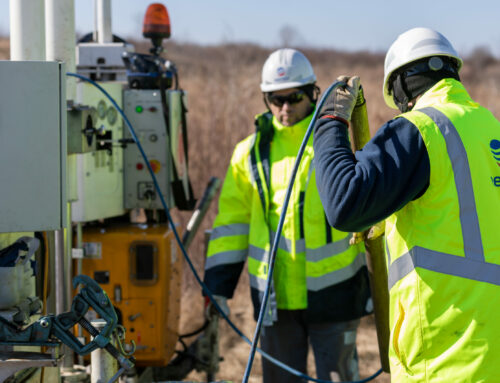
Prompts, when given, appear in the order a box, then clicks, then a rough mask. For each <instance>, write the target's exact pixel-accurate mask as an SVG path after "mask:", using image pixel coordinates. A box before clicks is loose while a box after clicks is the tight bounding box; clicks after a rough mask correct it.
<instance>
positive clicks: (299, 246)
mask: <svg viewBox="0 0 500 383" xmlns="http://www.w3.org/2000/svg"><path fill="white" fill-rule="evenodd" d="M275 237H276V233H275V232H274V231H272V230H271V239H272V240H273V241H274V238H275ZM278 248H279V249H281V250H285V251H286V252H288V253H291V252H292V240H291V239H288V238H285V237H283V235H281V236H280V243H279V246H278ZM305 250H306V243H305V240H304V238H301V239H298V240H296V241H295V252H296V253H303V252H304V251H305Z"/></svg>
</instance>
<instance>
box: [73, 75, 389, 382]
mask: <svg viewBox="0 0 500 383" xmlns="http://www.w3.org/2000/svg"><path fill="white" fill-rule="evenodd" d="M67 75H68V76H71V77H76V78H78V79H80V80H82V81H85V82H88V83H90V84H92V85H93V86H95V87H96V88H98V89H99V90H100V91H101V92H102V93H103V94H104V95H105V96H106V98H108V99H109V101H110V102H111V103H112V104H113V106H114V107H115V108H116V110H117V111H118V113H120V115H121V116H122V118H123V121H124V122H125V124H126V125H127V128H128V129H129V131H130V134H131V135H132V137H133V139H134V141H135V143H136V144H137V148H138V149H139V152H140V153H141V156H142V158H143V159H144V163H145V164H146V166H147V169H148V171H149V173H150V175H151V178H152V180H153V184H154V187H155V189H156V191H157V194H158V196H159V198H160V201H161V204H162V206H163V208H164V209H165V214H166V216H167V219H168V222H169V223H170V226H171V227H172V230H173V233H174V236H175V239H176V241H177V243H178V245H179V247H180V249H181V252H182V255H183V257H184V258H185V260H186V262H187V264H188V266H189V268H190V269H191V271H192V273H193V275H194V277H195V279H196V281H197V282H198V284H199V285H200V286H201V288H202V290H203V292H204V293H205V294H206V295H207V296H208V297H209V299H210V301H211V302H212V304H213V305H214V307H215V308H216V309H217V311H218V312H219V314H220V315H221V316H222V318H224V320H225V321H226V322H227V323H228V324H229V326H230V327H231V328H232V329H233V331H235V332H236V333H237V334H238V335H239V336H240V337H241V338H242V339H243V340H244V341H245V342H246V343H248V344H249V345H251V346H252V354H251V356H252V358H251V359H252V362H253V358H254V355H255V351H259V353H260V354H261V355H262V357H264V358H266V359H267V360H269V361H270V362H271V363H274V364H275V365H277V366H279V367H281V368H282V369H284V370H286V371H288V372H289V373H291V374H292V375H295V376H298V377H300V378H302V379H305V380H308V381H313V382H317V383H331V381H329V380H322V379H316V378H313V377H310V376H308V375H306V374H304V373H302V372H300V371H298V370H296V369H294V368H292V367H290V366H288V365H286V364H285V363H283V362H281V361H279V360H277V359H275V358H274V357H272V356H271V355H269V354H267V353H266V352H264V351H262V350H261V349H259V348H258V347H256V345H257V341H258V338H254V342H252V341H251V340H250V339H249V338H248V337H247V336H246V335H245V334H243V333H242V332H241V330H240V329H239V328H238V327H236V325H235V324H234V323H233V322H232V321H231V320H230V319H229V317H228V316H227V315H225V314H224V312H223V310H222V309H221V307H220V306H219V305H218V304H217V302H216V301H215V299H214V298H213V295H212V293H211V292H210V290H209V289H208V287H207V286H206V285H205V283H204V282H203V281H202V280H201V278H200V276H199V275H198V272H197V271H196V269H195V267H194V265H193V262H192V261H191V259H190V258H189V256H188V254H187V252H186V249H185V247H184V246H183V244H182V240H181V238H180V236H179V233H178V232H177V230H176V229H175V224H174V222H173V219H172V216H171V214H170V210H169V208H168V206H167V203H166V201H165V198H164V196H163V194H162V193H161V189H160V185H159V184H158V180H157V178H156V176H155V173H154V171H153V169H152V168H151V165H150V163H149V161H148V157H147V155H146V153H145V152H144V149H143V147H142V145H141V143H140V141H139V139H138V137H137V135H136V133H135V130H134V128H133V127H132V124H131V123H130V121H129V120H128V118H127V116H126V115H125V113H124V112H123V110H122V109H121V108H120V106H119V105H118V104H117V102H116V101H115V100H114V99H113V98H112V97H111V96H110V95H109V93H108V92H107V91H106V90H105V89H104V88H103V87H101V86H100V85H99V84H98V83H96V82H95V81H93V80H91V79H90V78H88V77H85V76H82V75H80V74H77V73H69V72H68V73H67ZM340 85H342V83H334V84H333V85H331V86H330V88H328V90H327V91H326V92H325V95H324V96H323V97H322V99H321V101H320V104H319V106H321V105H322V103H323V102H324V100H325V96H326V95H327V94H329V93H330V92H331V91H332V90H333V89H335V88H337V87H338V86H340ZM318 109H319V108H318ZM315 120H316V114H315V115H314V117H313V120H312V121H311V124H310V125H309V128H308V130H307V132H306V137H305V138H304V142H303V143H302V146H301V149H302V152H301V151H299V156H297V161H296V163H299V162H300V159H301V157H302V155H301V153H303V151H304V149H303V147H304V146H305V143H306V142H307V139H308V137H309V136H310V135H311V132H312V127H313V126H314V121H315ZM295 173H296V171H295ZM292 186H293V178H292V180H291V182H290V184H289V186H288V188H289V189H290V190H288V192H287V196H288V199H289V198H290V197H289V194H290V192H291V188H292ZM287 204H288V202H287ZM283 210H284V212H286V205H285V208H284V209H283ZM281 220H284V214H282V217H281V219H280V221H281ZM282 227H283V222H280V225H279V226H278V230H277V233H276V238H277V239H278V240H279V236H280V235H281V229H282ZM275 243H277V242H276V241H275ZM273 250H274V252H273V253H272V254H271V256H273V254H274V256H275V255H276V247H275V246H274V245H273ZM271 277H272V274H271V270H270V272H269V276H268V278H271ZM268 282H269V281H268ZM268 286H269V283H268ZM267 290H269V289H266V294H267V296H269V291H267ZM262 303H263V304H265V303H266V300H263V302H262ZM261 312H262V310H261ZM259 319H260V318H259ZM257 326H258V327H261V326H262V320H260V325H259V322H258V323H257ZM256 331H257V330H256ZM258 332H259V333H260V329H259V331H258ZM247 370H248V371H249V370H251V364H250V365H249V366H248V365H247ZM381 372H382V370H381V369H380V370H378V371H377V372H376V373H375V374H373V375H372V376H370V377H368V378H366V379H363V380H359V381H356V382H349V383H365V382H368V381H370V380H372V379H374V378H375V377H377V376H378V375H379V374H380V373H381ZM246 373H247V372H246V371H245V375H246ZM247 380H248V378H247ZM346 383H347V382H346Z"/></svg>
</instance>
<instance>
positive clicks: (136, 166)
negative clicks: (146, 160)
mask: <svg viewBox="0 0 500 383" xmlns="http://www.w3.org/2000/svg"><path fill="white" fill-rule="evenodd" d="M135 168H136V169H137V170H142V169H144V165H143V164H141V163H140V162H138V163H137V164H136V165H135Z"/></svg>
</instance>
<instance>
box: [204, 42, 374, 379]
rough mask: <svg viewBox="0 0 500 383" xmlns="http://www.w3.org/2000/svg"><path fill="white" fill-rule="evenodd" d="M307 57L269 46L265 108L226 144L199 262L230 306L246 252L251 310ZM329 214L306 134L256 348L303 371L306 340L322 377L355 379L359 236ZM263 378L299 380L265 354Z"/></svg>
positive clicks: (282, 186) (298, 117)
mask: <svg viewBox="0 0 500 383" xmlns="http://www.w3.org/2000/svg"><path fill="white" fill-rule="evenodd" d="M315 82H316V76H315V74H314V72H313V69H312V66H311V64H310V63H309V61H308V60H307V58H306V57H305V56H304V55H303V54H302V53H300V52H299V51H297V50H294V49H280V50H277V51H276V52H274V53H272V54H271V55H270V56H269V58H268V59H267V61H266V62H265V64H264V67H263V70H262V83H261V90H262V92H263V94H264V100H265V103H266V106H267V107H268V109H269V110H268V111H267V112H265V113H263V114H261V115H258V116H257V117H256V118H255V128H256V132H255V134H252V135H251V136H249V137H248V138H246V139H245V140H243V141H242V142H240V143H239V144H238V145H237V146H236V148H235V150H234V153H233V156H232V158H231V163H230V165H229V169H228V171H227V175H226V178H225V181H224V186H223V188H222V192H221V196H220V200H219V213H218V215H217V218H216V220H215V222H214V226H213V230H212V234H211V238H210V243H209V247H208V256H207V260H206V265H205V283H206V284H207V285H208V287H209V288H210V290H211V291H212V293H213V294H215V296H216V299H217V300H218V302H219V303H220V305H221V306H224V307H227V303H226V300H227V299H228V298H231V297H232V295H233V291H234V289H235V287H236V284H237V282H238V278H239V276H240V274H241V271H242V269H243V266H244V263H245V261H247V262H248V271H249V274H250V287H251V298H252V302H253V305H254V314H255V318H257V316H258V310H259V308H260V304H261V299H262V297H263V293H264V288H265V285H266V278H267V272H268V257H269V252H270V249H271V244H272V241H273V239H274V235H275V231H276V229H277V226H278V221H279V217H280V213H281V210H282V203H283V199H284V196H285V191H286V188H287V186H288V182H289V178H290V175H291V172H292V169H293V165H294V163H295V158H296V156H297V153H298V150H299V147H300V144H301V142H302V140H303V138H304V134H305V132H306V130H307V127H308V125H309V123H310V122H311V119H312V115H313V112H314V109H315V104H316V100H317V97H318V93H319V89H318V87H317V86H316V85H315ZM350 237H351V234H350V233H345V232H340V231H338V230H335V229H333V228H332V227H331V226H330V225H329V224H328V222H327V220H326V217H325V213H324V211H323V207H322V205H321V201H320V198H319V194H318V190H317V188H316V173H315V168H314V153H313V148H312V139H311V140H310V142H309V143H308V145H307V147H306V149H305V154H304V158H303V159H302V162H301V165H300V168H299V171H298V174H297V178H296V182H295V186H294V189H293V193H292V196H291V200H290V205H289V208H288V210H287V214H286V219H285V222H284V226H283V232H282V236H281V240H280V243H279V246H278V252H277V258H276V263H275V273H274V278H273V285H272V289H273V290H272V292H271V295H270V302H269V305H268V308H267V310H266V314H265V319H264V326H265V327H264V328H263V331H262V337H261V347H262V348H263V349H264V351H266V352H268V353H269V354H271V355H272V356H274V357H276V358H277V359H279V360H281V361H282V362H284V363H286V364H288V365H290V366H291V367H294V368H296V369H298V370H300V371H302V372H304V373H305V372H306V367H307V352H308V345H309V342H310V344H311V345H312V349H313V352H314V355H315V360H316V367H317V374H318V377H319V378H321V379H328V380H329V379H335V380H356V379H358V376H359V375H358V363H357V354H356V344H355V342H356V329H357V327H358V324H359V318H360V317H361V316H363V315H366V314H367V313H370V312H371V310H372V307H371V299H370V292H369V286H368V278H367V269H366V265H365V254H364V247H363V245H362V244H357V245H353V246H350V245H349V239H350ZM263 374H264V382H265V383H271V382H272V383H279V382H287V383H290V382H301V379H299V378H297V377H295V376H294V375H291V374H290V373H288V372H286V371H284V370H282V369H281V368H279V367H276V366H274V365H272V364H270V363H269V362H268V361H266V360H264V361H263Z"/></svg>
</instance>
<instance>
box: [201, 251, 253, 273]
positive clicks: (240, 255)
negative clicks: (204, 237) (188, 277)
mask: <svg viewBox="0 0 500 383" xmlns="http://www.w3.org/2000/svg"><path fill="white" fill-rule="evenodd" d="M247 253H248V251H247V249H243V250H230V251H224V252H220V253H216V254H214V255H211V256H210V257H207V260H206V262H205V270H208V269H211V268H212V267H215V266H220V265H228V264H232V263H238V262H245V259H246V257H247Z"/></svg>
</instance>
